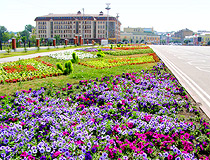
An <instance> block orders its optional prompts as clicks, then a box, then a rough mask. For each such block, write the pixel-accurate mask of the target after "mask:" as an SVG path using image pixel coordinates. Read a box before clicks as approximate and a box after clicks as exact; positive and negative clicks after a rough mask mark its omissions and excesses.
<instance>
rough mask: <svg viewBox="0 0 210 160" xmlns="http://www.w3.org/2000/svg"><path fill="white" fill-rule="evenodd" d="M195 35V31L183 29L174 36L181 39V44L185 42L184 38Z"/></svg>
mask: <svg viewBox="0 0 210 160" xmlns="http://www.w3.org/2000/svg"><path fill="white" fill-rule="evenodd" d="M192 35H193V31H191V30H189V29H187V28H186V29H182V30H179V31H178V32H175V33H174V36H175V37H177V38H180V40H181V42H182V43H183V42H184V38H185V36H192Z"/></svg>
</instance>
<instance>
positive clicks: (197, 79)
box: [150, 45, 210, 117]
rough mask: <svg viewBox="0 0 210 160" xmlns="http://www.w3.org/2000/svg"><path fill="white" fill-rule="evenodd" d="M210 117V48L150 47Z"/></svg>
mask: <svg viewBox="0 0 210 160" xmlns="http://www.w3.org/2000/svg"><path fill="white" fill-rule="evenodd" d="M150 47H151V48H152V49H153V50H154V51H155V52H156V54H157V55H158V56H159V57H160V59H161V60H162V61H163V62H164V63H165V64H166V66H167V67H168V68H169V69H170V70H171V71H172V73H173V74H174V75H175V76H176V78H177V79H178V80H179V82H180V83H181V84H182V85H183V86H184V87H185V89H186V90H187V91H188V93H189V94H190V95H191V97H192V98H193V99H194V100H195V101H196V102H197V103H201V106H200V107H201V109H202V110H203V111H204V112H205V113H206V115H207V116H208V117H210V47H208V46H167V45H151V46H150Z"/></svg>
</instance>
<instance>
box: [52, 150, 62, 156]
mask: <svg viewBox="0 0 210 160" xmlns="http://www.w3.org/2000/svg"><path fill="white" fill-rule="evenodd" d="M59 154H61V152H59V151H56V152H55V153H54V154H53V157H58V156H59Z"/></svg>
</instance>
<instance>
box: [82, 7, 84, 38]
mask: <svg viewBox="0 0 210 160" xmlns="http://www.w3.org/2000/svg"><path fill="white" fill-rule="evenodd" d="M82 11H83V22H82V37H83V40H84V39H85V35H84V8H82Z"/></svg>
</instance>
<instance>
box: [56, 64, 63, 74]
mask: <svg viewBox="0 0 210 160" xmlns="http://www.w3.org/2000/svg"><path fill="white" fill-rule="evenodd" d="M56 67H57V68H58V69H60V70H61V71H62V72H63V66H62V65H61V63H56Z"/></svg>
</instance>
